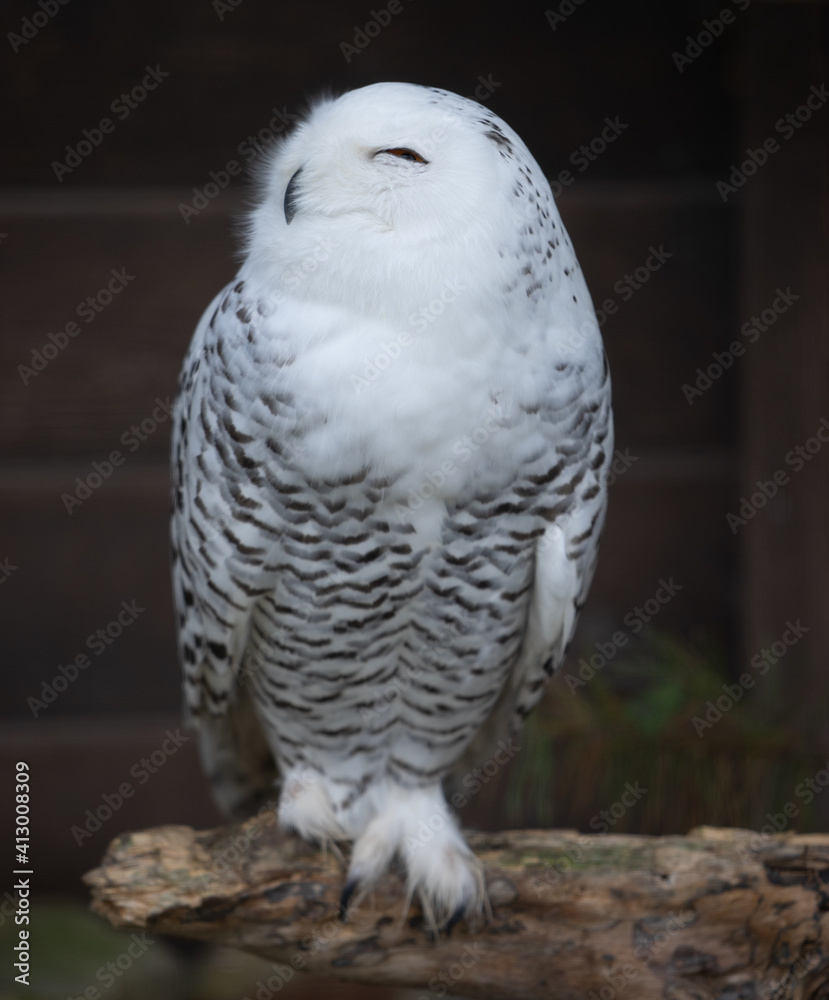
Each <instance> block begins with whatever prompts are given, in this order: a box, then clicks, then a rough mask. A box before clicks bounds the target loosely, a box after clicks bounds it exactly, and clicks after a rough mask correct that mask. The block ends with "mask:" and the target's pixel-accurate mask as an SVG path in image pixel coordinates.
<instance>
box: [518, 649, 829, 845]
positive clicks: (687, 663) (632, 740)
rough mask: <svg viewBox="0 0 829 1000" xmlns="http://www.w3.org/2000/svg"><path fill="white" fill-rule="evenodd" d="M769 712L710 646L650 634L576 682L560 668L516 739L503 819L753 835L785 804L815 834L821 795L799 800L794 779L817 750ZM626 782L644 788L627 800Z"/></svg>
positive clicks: (802, 776)
mask: <svg viewBox="0 0 829 1000" xmlns="http://www.w3.org/2000/svg"><path fill="white" fill-rule="evenodd" d="M585 676H589V671H588V673H587V674H586V675H585ZM723 685H731V686H732V687H731V690H732V692H735V693H739V697H738V698H734V697H731V696H728V695H727V692H726V691H725V689H724V688H723ZM718 699H721V700H720V706H721V707H722V706H723V705H725V706H728V707H727V710H726V711H723V712H719V709H717V707H716V706H717V700H718ZM710 703H712V704H713V710H712V709H711V708H710V707H709V704H710ZM706 713H707V715H706ZM718 713H719V718H718V717H717V716H718ZM769 716H770V713H769V712H768V711H767V710H765V709H764V707H763V705H762V703H761V701H760V699H759V698H758V697H757V689H756V688H754V689H751V690H745V691H741V689H740V688H739V686H735V681H734V677H733V676H732V675H731V674H730V673H729V672H728V669H727V662H726V658H725V656H724V655H723V654H722V652H721V651H718V650H717V649H716V648H713V647H707V648H706V647H702V648H696V647H693V646H691V645H689V644H687V643H683V642H680V641H678V640H676V639H673V638H670V637H668V636H665V635H660V634H655V633H652V634H650V635H649V636H648V637H647V638H646V640H645V641H644V642H643V643H642V644H641V646H640V648H639V649H638V651H637V652H635V653H634V652H631V653H630V654H629V655H627V656H624V657H620V658H619V659H618V660H612V661H611V662H609V663H608V664H607V665H606V666H605V667H604V668H603V669H602V670H599V671H596V672H595V673H594V674H593V676H592V677H589V679H587V680H582V679H581V677H579V674H578V672H577V670H575V669H574V668H573V667H572V666H571V667H570V679H569V684H568V678H567V675H566V674H565V675H563V676H560V677H557V678H556V679H555V680H554V681H553V683H552V684H551V685H550V689H549V691H548V693H547V695H546V696H545V700H544V702H543V704H542V705H540V706H539V708H538V709H537V710H536V711H535V712H534V713H533V714H532V715H531V716H530V718H529V720H528V722H527V726H526V728H525V730H524V731H523V733H522V739H521V743H522V747H523V752H522V753H521V754H519V755H518V756H517V759H516V765H515V768H514V769H513V772H512V775H511V782H510V788H509V796H508V804H509V813H510V821H511V822H512V823H513V824H514V825H517V826H527V825H541V826H556V827H576V828H578V829H581V830H584V831H585V832H588V833H589V832H604V831H605V828H607V830H609V831H610V832H616V833H619V832H636V833H648V834H654V835H661V834H667V833H686V832H687V831H688V830H689V829H691V828H692V827H694V826H698V825H701V824H709V825H715V826H720V825H722V826H741V827H747V828H751V829H760V828H761V827H762V826H763V825H764V824H767V823H768V822H769V819H768V816H767V814H768V813H772V814H775V813H777V812H779V810H781V809H782V807H783V806H784V804H786V803H787V802H788V803H794V805H795V807H796V809H797V813H796V814H795V815H794V816H793V818H792V819H791V820H790V823H791V827H787V828H794V829H798V830H809V829H814V828H815V825H816V820H815V815H816V813H815V806H816V804H817V805H819V804H820V802H819V798H820V794H821V791H822V790H821V789H818V793H817V795H811V796H810V795H809V794H807V793H806V792H805V791H804V790H803V789H804V786H803V784H802V783H803V782H804V781H806V780H807V779H810V778H812V776H814V775H815V774H816V773H817V772H819V771H820V770H821V769H822V768H825V767H826V766H827V761H826V755H822V756H821V755H815V754H814V753H810V752H808V751H807V750H806V749H805V748H804V747H803V746H802V744H801V740H800V738H799V735H798V734H797V733H795V732H793V731H792V730H790V729H788V728H787V727H785V726H783V725H781V724H779V723H777V722H774V721H771V720H770V717H769ZM695 720H696V721H695ZM709 720H714V721H712V722H709ZM637 782H638V787H639V788H640V789H641V788H646V789H647V793H645V794H642V795H640V796H639V798H638V799H636V801H633V802H632V803H631V800H632V799H634V796H633V795H632V794H631V793H630V792H628V794H627V795H625V789H626V787H627V786H634V787H635V786H636V783H637ZM798 789H799V790H800V791H799V792H798ZM825 796H826V798H827V803H826V805H825V806H824V809H825V808H826V807H827V806H829V791H827V792H825ZM625 799H626V802H625V801H624V800H625ZM603 810H604V813H603V812H602V811H603ZM790 811H791V809H790Z"/></svg>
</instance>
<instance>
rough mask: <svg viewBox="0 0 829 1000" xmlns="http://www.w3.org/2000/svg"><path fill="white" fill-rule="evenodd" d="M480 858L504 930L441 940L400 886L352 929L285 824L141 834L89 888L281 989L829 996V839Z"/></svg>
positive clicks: (637, 840) (749, 999) (571, 848)
mask: <svg viewBox="0 0 829 1000" xmlns="http://www.w3.org/2000/svg"><path fill="white" fill-rule="evenodd" d="M469 843H470V845H471V846H472V848H473V849H474V850H475V852H476V854H477V855H478V857H479V858H480V859H481V861H482V862H483V863H484V865H485V870H486V879H487V887H488V892H489V897H490V900H491V903H492V919H491V920H490V921H489V922H488V923H486V924H485V925H484V926H482V927H480V928H478V929H477V930H470V929H469V928H468V927H466V926H465V925H464V924H461V925H459V926H457V927H455V928H454V930H453V931H452V933H451V935H449V936H447V935H442V936H441V938H440V939H439V940H438V941H432V940H430V939H429V935H428V932H427V928H426V926H425V925H424V922H423V918H422V915H421V914H420V912H419V910H418V909H417V905H416V903H415V904H413V905H412V907H411V908H410V910H409V912H407V913H406V914H405V917H404V916H403V913H402V911H403V906H404V892H403V886H402V882H401V879H400V878H399V876H398V875H397V874H395V873H390V874H389V875H388V876H387V877H386V878H385V879H384V880H383V881H382V883H381V884H380V885H379V886H378V887H377V889H376V890H375V892H374V893H373V895H372V896H370V897H368V898H366V899H365V900H364V901H363V902H362V903H361V904H360V905H359V906H358V907H357V908H356V910H355V911H353V912H352V913H350V915H349V919H348V921H347V922H345V923H343V922H341V921H340V919H339V916H338V904H339V895H340V891H341V888H342V884H343V871H342V868H341V865H340V863H339V862H338V861H337V859H336V858H335V857H334V856H333V855H332V854H331V853H329V854H328V855H327V856H325V855H323V854H322V853H320V852H319V851H317V850H315V849H314V848H311V847H309V846H308V845H306V844H303V843H301V842H299V841H298V840H296V839H293V838H287V837H285V836H284V835H282V834H280V833H278V831H277V830H276V829H275V826H274V824H273V822H272V820H271V819H270V817H268V818H257V819H253V820H251V821H249V822H247V823H245V824H242V825H239V826H229V827H223V828H221V829H217V830H208V831H205V832H196V831H194V830H192V829H190V828H189V827H184V826H166V827H159V828H156V829H152V830H145V831H142V832H140V833H126V834H123V835H122V836H121V837H119V838H117V839H116V840H115V841H113V843H112V844H111V845H110V847H109V850H108V853H107V855H106V856H105V857H104V859H103V861H102V862H101V866H100V867H99V868H97V869H95V870H94V871H92V872H89V873H88V874H87V875H86V877H85V878H86V882H87V884H88V885H89V886H90V887H91V889H92V897H93V903H92V906H93V909H95V910H96V911H97V912H98V913H100V914H103V915H104V916H105V917H107V918H109V920H110V921H111V922H112V923H113V924H115V925H116V926H126V927H136V928H143V929H146V930H148V931H150V932H156V933H163V934H172V935H177V936H180V937H187V938H195V939H198V940H201V941H209V942H212V943H214V944H217V945H229V946H232V947H236V948H241V949H243V950H245V951H249V952H252V953H254V954H257V955H261V956H263V957H265V958H267V959H269V960H270V961H272V962H273V963H274V973H273V978H272V981H271V984H270V986H271V988H272V989H274V991H276V986H277V984H279V983H280V982H282V981H283V979H288V978H291V977H292V974H288V973H287V968H290V969H292V970H294V969H297V970H298V969H302V970H306V971H311V972H316V973H321V974H325V975H327V976H334V977H339V978H342V979H347V980H351V981H357V982H364V983H384V984H389V985H398V986H408V987H414V988H417V987H420V988H422V989H424V991H429V994H430V995H431V996H435V995H436V996H443V995H445V994H446V993H447V992H449V993H461V994H463V995H464V996H467V997H485V998H488V1000H498V998H504V1000H507V998H518V997H520V998H541V997H544V998H550V997H556V998H571V997H572V998H576V997H580V998H584V997H587V998H591V1000H592V998H600V1000H612V998H613V997H615V996H616V995H618V994H620V993H623V992H625V991H627V992H626V997H629V998H631V1000H650V998H656V997H660V998H664V997H670V998H672V1000H686V998H687V1000H690V998H697V1000H702V998H709V997H710V998H712V1000H713V998H718V1000H726V998H727V1000H755V998H756V1000H760V998H767V997H773V998H775V1000H784V998H797V1000H801V998H803V1000H805V998H818V997H826V996H829V894H827V890H826V886H827V882H829V835H825V834H806V835H799V836H798V835H781V836H777V835H775V836H768V835H763V834H757V833H752V832H750V831H746V830H728V829H714V828H709V827H701V828H699V829H696V830H693V831H691V833H689V835H688V836H687V837H679V836H670V837H639V836H623V835H597V836H584V835H581V834H578V833H576V832H573V831H543V830H517V831H510V832H506V833H498V834H471V835H470V836H469ZM423 850H429V844H428V842H425V843H424V845H423ZM280 970H281V972H280Z"/></svg>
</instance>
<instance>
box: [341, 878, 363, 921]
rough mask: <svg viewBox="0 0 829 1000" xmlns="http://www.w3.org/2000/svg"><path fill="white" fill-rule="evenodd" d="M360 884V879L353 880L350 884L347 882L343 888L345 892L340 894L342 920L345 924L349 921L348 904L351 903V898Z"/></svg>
mask: <svg viewBox="0 0 829 1000" xmlns="http://www.w3.org/2000/svg"><path fill="white" fill-rule="evenodd" d="M359 884H360V882H359V880H358V879H356V878H353V879H351V880H350V881H349V882H346V884H345V886H344V887H343V891H342V893H341V894H340V920H341V921H342V922H343V923H345V922H346V920H348V904H349V903H350V902H351V897H352V896H353V895H354V893H355V891H356V889H357V886H358V885H359Z"/></svg>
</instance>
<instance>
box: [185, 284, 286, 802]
mask: <svg viewBox="0 0 829 1000" xmlns="http://www.w3.org/2000/svg"><path fill="white" fill-rule="evenodd" d="M254 313H255V303H254V304H253V306H252V305H251V303H249V302H246V301H245V297H244V285H243V283H241V282H239V283H237V284H236V285H234V286H228V287H227V288H225V289H224V290H223V291H222V292H220V293H219V295H218V296H217V297H216V298H215V299H214V300H213V302H212V303H211V304H210V306H209V307H208V309H207V311H206V312H205V314H204V316H203V317H202V319H201V321H200V322H199V324H198V326H197V328H196V332H195V334H194V337H193V341H192V343H191V345H190V349H189V351H188V353H187V356H186V358H185V361H184V366H183V369H182V373H181V378H180V383H179V395H178V398H177V400H176V405H175V411H174V427H173V441H172V524H171V543H172V576H173V593H174V600H175V607H176V615H177V626H178V639H179V655H180V659H181V664H182V669H183V673H184V700H185V716H186V718H187V721H188V722H189V723H191V724H192V725H194V726H195V727H196V728H198V729H199V733H200V752H201V756H202V763H203V764H204V767H205V770H206V772H207V774H208V775H209V777H210V779H211V784H212V787H213V791H214V795H215V797H216V800H217V802H218V804H219V806H220V807H221V808H222V809H223V811H224V812H225V813H227V814H228V815H231V816H240V815H244V814H245V813H248V812H249V811H250V810H251V808H252V807H253V806H254V805H255V804H256V803H257V802H258V801H259V800H261V798H262V797H263V796H265V795H266V794H267V793H268V792H269V791H270V789H271V787H272V785H273V781H274V778H275V777H276V773H277V771H276V766H275V764H274V761H273V757H272V754H271V752H270V750H269V748H268V745H267V742H266V741H265V737H264V734H263V733H262V729H261V726H260V724H259V722H258V719H257V717H256V714H255V710H254V707H253V704H252V701H251V696H250V687H251V686H250V684H248V685H247V686H246V685H245V677H246V673H247V672H249V671H250V670H251V669H255V665H251V664H248V663H246V662H245V650H246V646H247V642H248V632H249V628H250V620H251V615H252V612H253V609H254V606H255V604H256V601H257V599H258V598H259V596H261V594H264V593H267V592H269V591H270V590H271V589H272V588H273V581H272V579H271V578H270V575H269V573H268V572H267V571H266V570H265V569H264V568H263V566H264V564H265V563H266V562H267V561H268V560H267V555H268V553H269V551H270V550H272V549H273V547H274V544H275V542H276V541H277V539H278V535H279V531H278V526H277V525H275V524H272V523H269V522H268V515H267V513H266V512H264V511H260V510H259V508H260V506H261V505H260V504H259V501H258V500H256V489H257V483H258V482H261V480H260V479H258V473H257V470H256V468H255V463H254V462H253V461H252V459H251V457H250V456H249V455H248V454H247V453H246V450H245V445H246V444H248V443H250V442H251V441H252V440H253V436H252V435H251V434H250V433H249V432H250V431H251V426H250V422H251V420H252V419H253V418H252V417H251V415H250V414H243V413H242V412H241V411H240V409H238V408H237V406H236V405H235V403H236V401H235V399H234V396H233V392H232V384H233V381H234V380H235V379H238V378H240V377H244V375H245V374H246V373H245V372H244V371H235V370H234V371H233V373H232V377H231V369H233V366H234V365H244V362H245V352H243V351H240V350H234V345H237V344H238V343H239V341H240V338H242V337H244V336H245V333H246V325H247V323H248V322H250V317H251V315H252V314H254ZM254 515H259V516H254ZM271 561H273V560H271Z"/></svg>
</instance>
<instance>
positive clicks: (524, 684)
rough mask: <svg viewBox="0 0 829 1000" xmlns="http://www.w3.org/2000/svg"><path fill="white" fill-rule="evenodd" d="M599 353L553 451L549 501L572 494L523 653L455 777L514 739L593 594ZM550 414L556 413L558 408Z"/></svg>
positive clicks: (604, 397) (542, 557)
mask: <svg viewBox="0 0 829 1000" xmlns="http://www.w3.org/2000/svg"><path fill="white" fill-rule="evenodd" d="M601 358H602V359H601V362H600V364H599V367H598V369H597V371H596V378H595V379H594V380H593V385H592V387H591V388H589V389H586V390H585V391H584V393H583V396H582V404H581V407H580V410H579V412H578V413H577V414H576V415H575V417H574V418H572V419H573V423H574V424H575V426H576V428H577V429H578V433H576V434H568V435H567V436H566V439H565V440H564V441H563V442H562V443H561V445H560V446H559V447H558V448H557V449H556V451H555V453H554V454H553V455H551V459H550V461H551V463H552V465H551V469H550V472H549V473H547V474H546V475H542V478H543V479H547V480H548V482H547V483H546V484H545V496H546V497H547V498H548V500H549V501H550V502H551V503H553V504H557V503H560V502H561V500H562V498H563V497H567V496H569V495H571V494H572V496H573V503H572V504H570V505H569V508H568V509H567V510H566V511H565V512H564V513H562V514H560V515H558V516H557V517H556V519H555V521H553V522H552V523H551V524H549V525H548V526H547V527H546V528H545V529H544V532H543V534H541V535H540V537H539V538H538V541H537V543H536V548H535V569H534V578H533V585H532V590H531V594H530V602H529V609H528V614H527V624H526V629H525V632H524V639H523V642H522V645H521V650H520V653H519V655H518V658H517V660H516V662H515V665H514V666H513V668H512V670H511V672H510V675H509V677H508V678H507V681H506V684H505V685H504V688H503V690H502V692H501V694H500V696H499V698H498V701H497V702H496V704H495V707H494V708H493V710H492V713H491V714H490V716H489V717H488V719H487V721H486V723H485V724H484V726H483V727H482V728H481V730H480V732H479V733H478V734H477V735H476V737H475V739H474V740H473V741H472V743H471V745H470V746H469V748H468V749H467V751H466V752H465V754H464V756H463V758H462V759H461V761H460V762H459V763H458V765H457V766H456V767H455V768H454V769H453V774H454V775H455V776H458V775H460V774H463V773H464V771H466V770H468V769H469V768H470V767H473V766H475V765H477V764H480V761H481V760H483V759H485V758H486V757H488V756H489V755H490V754H491V752H492V746H493V744H494V743H495V742H496V741H497V740H498V739H499V738H503V737H505V736H509V737H512V736H514V735H515V734H516V733H517V732H518V730H519V729H520V728H521V726H522V725H523V722H524V720H525V719H526V717H527V716H528V715H529V714H530V712H531V711H532V709H533V708H534V707H535V706H536V704H538V702H539V700H540V699H541V697H542V695H543V693H544V689H545V687H546V685H547V682H548V681H549V680H550V678H551V677H552V675H553V673H554V672H555V670H556V669H557V668H558V667H559V666H560V665H561V663H562V661H563V660H564V656H565V654H566V652H567V647H568V645H569V643H570V641H571V639H572V638H573V633H574V632H575V628H576V624H577V622H578V616H579V612H580V611H581V608H582V606H583V604H584V602H585V600H586V599H587V594H588V591H589V590H590V584H591V582H592V579H593V574H594V572H595V569H596V563H597V560H598V554H599V541H600V539H601V534H602V529H603V527H604V520H605V512H606V509H607V473H608V469H609V467H610V462H611V461H612V458H613V415H612V411H611V405H610V374H609V368H608V365H607V359H606V358H605V357H604V352H603V351H602V352H601ZM540 419H544V417H543V416H542V417H541V418H540ZM548 419H553V420H554V419H555V415H554V412H553V413H551V414H548ZM562 454H564V455H565V456H566V458H565V459H564V460H562V458H561V455H562ZM559 469H560V471H559ZM554 473H555V474H554Z"/></svg>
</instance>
